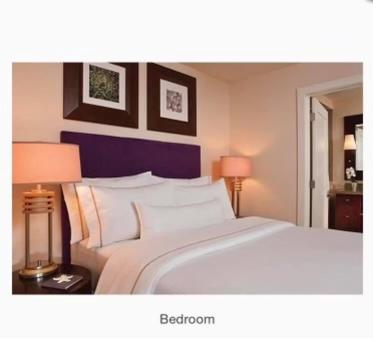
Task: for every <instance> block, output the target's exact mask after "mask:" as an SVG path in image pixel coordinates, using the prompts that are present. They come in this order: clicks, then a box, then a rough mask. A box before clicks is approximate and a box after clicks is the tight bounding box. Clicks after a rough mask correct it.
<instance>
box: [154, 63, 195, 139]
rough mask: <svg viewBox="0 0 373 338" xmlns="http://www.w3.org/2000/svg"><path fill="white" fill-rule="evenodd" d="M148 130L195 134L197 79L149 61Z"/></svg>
mask: <svg viewBox="0 0 373 338" xmlns="http://www.w3.org/2000/svg"><path fill="white" fill-rule="evenodd" d="M147 78H148V79H147V82H148V129H149V130H156V131H162V132H167V133H173V134H182V135H190V136H197V116H196V106H197V101H196V79H195V78H194V77H192V76H189V75H186V74H183V73H180V72H177V71H175V70H172V69H169V68H166V67H163V66H160V65H157V64H154V63H148V66H147Z"/></svg>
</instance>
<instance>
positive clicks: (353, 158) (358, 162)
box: [344, 114, 364, 181]
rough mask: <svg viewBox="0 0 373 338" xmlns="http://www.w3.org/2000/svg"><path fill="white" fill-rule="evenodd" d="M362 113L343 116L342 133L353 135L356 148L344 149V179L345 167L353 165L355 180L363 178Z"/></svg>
mask: <svg viewBox="0 0 373 338" xmlns="http://www.w3.org/2000/svg"><path fill="white" fill-rule="evenodd" d="M363 130H364V125H363V114H359V115H351V116H345V117H344V135H345V136H346V135H353V136H354V141H355V144H356V146H355V148H356V149H348V150H346V149H345V150H344V155H345V161H344V163H345V167H344V169H345V179H346V180H347V177H346V168H349V167H353V168H354V169H355V171H356V180H358V181H362V180H363Z"/></svg>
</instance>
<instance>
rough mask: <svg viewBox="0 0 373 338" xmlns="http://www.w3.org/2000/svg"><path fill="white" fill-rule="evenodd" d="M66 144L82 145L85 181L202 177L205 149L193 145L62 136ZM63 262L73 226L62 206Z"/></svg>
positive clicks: (120, 138)
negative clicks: (150, 174) (138, 176)
mask: <svg viewBox="0 0 373 338" xmlns="http://www.w3.org/2000/svg"><path fill="white" fill-rule="evenodd" d="M61 142H62V143H73V144H78V145H79V147H80V164H81V168H82V176H83V177H115V176H126V175H135V174H138V173H141V172H144V171H152V172H153V174H154V175H157V176H162V177H173V178H194V177H199V176H200V175H201V149H200V146H197V145H191V144H180V143H169V142H160V141H151V140H143V139H134V138H125V137H114V136H104V135H93V134H83V133H75V132H69V131H62V132H61ZM61 224H62V260H63V263H65V264H69V263H70V238H71V232H70V222H69V217H68V213H67V209H66V204H65V201H64V199H63V198H62V203H61Z"/></svg>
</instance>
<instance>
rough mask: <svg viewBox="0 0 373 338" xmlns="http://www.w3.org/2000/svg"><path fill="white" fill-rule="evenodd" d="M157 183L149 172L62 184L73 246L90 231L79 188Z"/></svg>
mask: <svg viewBox="0 0 373 338" xmlns="http://www.w3.org/2000/svg"><path fill="white" fill-rule="evenodd" d="M153 182H155V179H154V178H153V176H152V175H151V171H147V172H144V173H141V174H138V175H132V176H122V177H102V178H83V179H82V183H76V184H74V183H67V184H62V191H63V196H64V200H65V203H66V207H67V211H68V215H69V220H70V228H71V241H70V243H71V244H74V243H77V242H79V241H81V240H82V239H84V238H86V237H88V230H87V227H86V224H85V223H86V222H85V218H84V215H83V214H82V212H81V207H80V205H79V204H80V201H79V199H78V194H77V189H76V187H77V186H83V185H99V186H106V185H109V186H111V185H114V186H118V185H119V186H121V185H126V184H127V185H129V186H141V185H146V184H151V183H153Z"/></svg>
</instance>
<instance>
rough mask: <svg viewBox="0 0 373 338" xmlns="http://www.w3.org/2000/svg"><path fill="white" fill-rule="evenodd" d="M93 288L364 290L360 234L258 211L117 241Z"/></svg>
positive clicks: (140, 290) (198, 291) (254, 291)
mask: <svg viewBox="0 0 373 338" xmlns="http://www.w3.org/2000/svg"><path fill="white" fill-rule="evenodd" d="M96 293H99V294H107V293H111V294H119V293H124V294H131V293H132V294H147V293H163V294H240V293H241V294H305V293H307V294H310V293H312V294H357V293H362V235H361V234H357V233H350V232H343V231H336V230H324V229H309V228H301V227H296V226H294V225H292V224H290V223H286V222H280V221H276V220H270V219H265V218H259V217H247V218H241V219H237V220H230V221H227V222H225V223H224V224H217V225H213V226H209V227H205V228H202V229H197V230H190V231H183V232H181V231H177V232H176V231H175V232H172V233H167V234H162V235H159V234H157V235H154V236H151V237H148V238H143V239H140V240H138V241H131V242H129V243H128V245H123V246H122V247H121V248H120V249H118V250H117V251H116V252H114V254H113V255H112V256H111V257H110V258H109V260H108V262H107V263H106V265H105V267H104V270H103V272H102V274H101V277H100V280H99V283H98V286H97V289H96Z"/></svg>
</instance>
